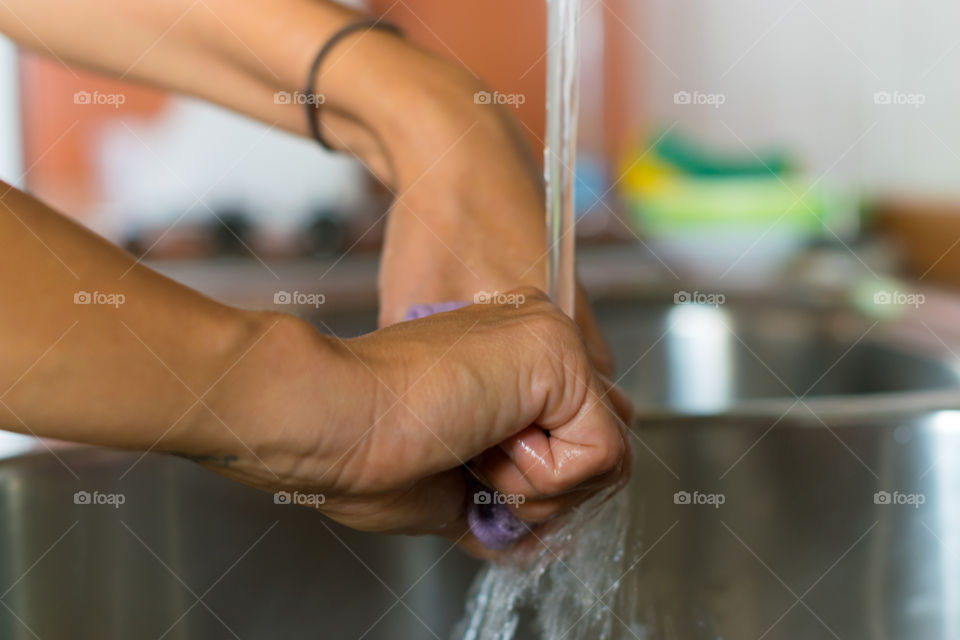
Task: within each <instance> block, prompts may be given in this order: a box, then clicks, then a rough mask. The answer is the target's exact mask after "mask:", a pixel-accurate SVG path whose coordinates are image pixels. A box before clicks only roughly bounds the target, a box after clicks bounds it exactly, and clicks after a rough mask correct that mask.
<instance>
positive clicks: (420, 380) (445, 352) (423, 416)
mask: <svg viewBox="0 0 960 640" xmlns="http://www.w3.org/2000/svg"><path fill="white" fill-rule="evenodd" d="M513 293H514V294H515V295H522V296H524V302H523V303H522V304H520V305H518V306H516V307H515V306H511V305H473V306H470V307H467V308H464V309H462V310H458V311H455V312H451V313H443V314H438V315H436V316H432V317H430V318H426V319H423V320H419V321H415V322H406V323H401V324H398V325H395V326H391V327H388V328H385V329H382V330H380V331H377V332H375V333H373V334H370V335H368V336H364V337H361V338H356V339H352V340H346V341H338V340H336V339H333V338H329V337H324V336H322V335H320V334H319V333H317V332H316V331H314V330H313V328H312V327H310V326H308V325H306V324H305V323H299V321H295V320H294V319H292V318H289V317H285V318H284V319H283V320H282V322H283V323H284V326H282V327H279V326H278V328H277V329H275V330H274V331H272V332H270V333H269V334H268V336H267V337H266V338H264V340H263V342H264V343H265V344H263V345H258V346H257V347H256V348H255V350H254V351H252V352H251V354H250V356H248V357H247V358H246V359H245V360H244V361H243V362H241V363H240V364H239V365H238V366H237V367H236V368H235V370H234V371H232V372H231V373H230V374H228V376H227V378H225V380H224V382H223V383H222V384H221V385H220V388H219V389H220V390H219V391H216V392H215V393H214V394H213V395H214V397H213V398H212V399H211V400H210V403H209V406H210V407H211V408H212V409H213V410H214V411H215V412H216V413H217V415H218V416H220V417H221V418H222V421H223V424H229V425H231V431H232V432H233V433H232V434H231V433H227V432H226V430H225V429H224V428H223V426H222V425H221V423H220V422H218V421H202V420H193V421H192V424H193V425H194V426H193V427H192V428H191V429H189V431H188V433H189V435H190V437H191V438H192V440H193V444H192V445H190V446H189V448H184V449H183V450H187V451H193V452H195V453H196V454H197V455H201V454H207V455H212V454H214V453H219V454H223V453H224V452H229V453H231V454H233V456H235V457H234V458H231V462H230V464H229V465H228V466H223V465H220V464H217V463H216V462H215V461H213V458H211V460H209V461H207V460H200V461H201V463H203V464H205V465H206V466H208V467H210V468H211V469H213V470H214V471H217V472H218V473H221V474H223V475H225V476H228V477H230V478H233V479H235V480H238V481H241V482H244V483H247V484H251V485H254V486H257V487H260V488H263V489H266V490H269V491H278V490H285V491H300V492H302V493H314V494H322V495H323V496H324V501H323V504H322V505H319V509H320V510H321V511H322V512H323V513H325V514H327V515H328V516H330V517H331V518H333V519H335V520H337V521H338V522H341V523H343V524H345V525H347V526H350V527H353V528H356V529H361V530H365V531H382V532H391V533H410V534H423V533H431V534H439V535H443V536H446V537H448V538H451V539H453V540H457V541H459V542H460V543H461V544H462V545H463V546H465V547H466V548H467V549H468V550H470V551H471V552H474V553H481V552H482V549H481V547H480V546H479V544H478V543H477V542H476V540H474V539H473V538H472V536H471V535H470V534H469V530H468V527H467V525H466V522H465V518H464V514H465V509H466V505H467V501H468V500H469V499H471V498H472V495H471V494H470V493H469V489H468V483H467V481H466V478H465V476H464V470H463V469H462V468H461V467H462V466H463V465H465V464H466V465H468V467H469V470H470V472H471V473H473V474H475V476H476V478H477V479H478V480H479V481H480V482H482V483H483V484H485V485H487V486H489V487H492V488H493V489H495V490H496V491H498V492H500V493H501V494H504V495H506V496H508V497H511V496H512V497H513V498H514V499H513V500H512V502H514V503H519V504H512V505H511V506H510V508H511V510H512V511H513V512H514V513H515V515H517V516H518V517H519V518H520V519H521V520H524V521H526V522H528V523H531V526H535V525H536V524H537V523H541V522H544V521H546V520H549V519H551V518H553V517H555V516H556V515H558V514H560V513H563V512H565V511H567V510H569V509H570V508H571V507H573V506H574V505H575V504H578V503H579V502H580V501H582V500H584V499H585V498H586V497H588V496H589V495H592V494H593V493H595V492H596V491H599V490H601V489H603V488H605V487H609V486H611V485H619V484H621V483H622V482H623V481H624V480H625V478H626V475H627V473H628V469H629V464H628V461H629V449H628V444H627V441H626V435H625V431H624V420H626V419H627V417H628V414H629V403H628V402H627V400H626V398H625V397H624V396H623V394H622V392H621V391H619V390H617V389H613V388H611V387H610V386H609V385H608V384H607V383H605V382H604V381H603V380H602V378H601V377H600V376H599V375H598V374H597V373H596V372H595V370H594V368H593V366H592V364H591V363H590V360H589V358H588V355H587V351H586V348H585V346H584V345H583V342H582V340H581V337H580V333H579V331H578V330H577V328H576V326H575V325H574V324H573V322H572V321H570V320H569V319H568V318H566V316H564V315H563V314H562V313H561V312H560V311H559V310H557V309H556V308H555V307H554V306H553V305H551V304H550V303H549V302H548V301H547V300H546V298H545V296H544V295H543V294H542V293H540V292H537V291H535V290H531V289H528V290H520V291H516V292H513ZM258 354H259V355H258ZM264 382H266V383H267V387H266V388H263V387H262V385H263V384H264ZM234 435H235V436H236V438H239V439H240V440H242V441H243V442H244V443H247V444H248V447H249V448H247V447H239V446H238V443H237V440H236V438H234ZM254 454H255V455H254ZM519 496H522V498H518V497H519Z"/></svg>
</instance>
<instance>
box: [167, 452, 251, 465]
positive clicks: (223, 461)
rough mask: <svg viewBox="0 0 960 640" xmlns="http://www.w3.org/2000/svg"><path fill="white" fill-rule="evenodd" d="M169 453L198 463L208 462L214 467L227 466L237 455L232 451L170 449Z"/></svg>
mask: <svg viewBox="0 0 960 640" xmlns="http://www.w3.org/2000/svg"><path fill="white" fill-rule="evenodd" d="M170 455H172V456H177V457H178V458H186V459H187V460H191V461H193V462H196V463H199V464H209V465H212V466H215V467H224V468H226V467H229V466H230V464H231V463H233V462H236V461H237V456H235V455H233V454H232V453H228V454H222V455H221V454H200V455H198V454H195V453H184V452H182V451H171V452H170Z"/></svg>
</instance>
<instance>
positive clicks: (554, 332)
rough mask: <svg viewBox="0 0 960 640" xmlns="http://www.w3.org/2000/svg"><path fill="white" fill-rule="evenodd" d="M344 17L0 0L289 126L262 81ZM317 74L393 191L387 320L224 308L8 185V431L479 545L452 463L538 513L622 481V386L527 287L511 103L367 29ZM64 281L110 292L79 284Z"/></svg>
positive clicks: (19, 27) (590, 335)
mask: <svg viewBox="0 0 960 640" xmlns="http://www.w3.org/2000/svg"><path fill="white" fill-rule="evenodd" d="M357 17H358V16H357V15H355V14H353V13H351V12H350V11H348V10H346V9H344V8H342V7H339V6H338V5H335V4H333V3H327V2H316V1H312V0H247V1H245V2H235V1H228V0H205V2H203V3H199V4H195V3H193V2H188V1H187V0H167V1H165V2H129V1H121V0H76V1H74V2H70V3H62V2H59V1H58V0H6V2H5V3H3V6H2V7H0V31H2V32H3V33H5V34H6V35H8V36H9V37H11V38H12V39H14V40H15V41H17V42H19V43H20V44H21V45H23V46H25V47H29V48H33V49H35V50H37V51H39V52H41V53H45V54H49V53H51V52H53V53H55V54H56V55H57V57H59V58H60V59H61V60H63V61H65V62H68V63H70V64H74V65H78V66H84V67H88V68H91V69H95V70H98V71H101V72H104V73H108V74H114V75H124V74H126V76H127V77H128V78H130V79H134V80H137V81H140V82H144V83H148V84H151V85H154V86H158V87H162V88H165V89H168V90H173V91H178V92H181V93H185V94H190V95H194V96H197V97H200V98H203V99H206V100H209V101H211V102H215V103H218V104H221V105H223V106H225V107H227V108H230V109H232V110H234V111H237V112H239V113H243V114H246V115H248V116H251V117H253V118H256V119H259V120H261V121H264V122H267V123H270V124H274V125H277V126H280V127H282V128H285V129H288V130H290V131H292V132H295V133H299V134H302V135H306V134H307V126H306V121H305V117H304V113H303V108H302V106H300V105H285V104H276V102H275V101H274V99H273V94H274V93H275V92H277V91H288V92H293V91H296V90H300V89H301V88H302V85H303V84H304V79H305V77H306V74H307V71H308V69H309V65H310V62H311V61H312V57H313V55H314V54H315V53H316V51H317V50H318V48H319V46H320V43H322V42H324V41H325V40H326V39H328V38H329V37H330V35H332V34H333V33H335V32H336V31H337V30H338V29H339V28H340V27H342V26H343V25H345V24H347V23H349V22H351V21H353V20H355V19H357ZM171 25H172V26H171ZM147 43H154V44H153V45H152V46H150V47H149V48H148V44H147ZM145 51H146V52H145ZM320 74H321V75H320V76H319V77H318V79H317V86H318V91H320V92H322V93H323V94H324V96H325V99H326V102H325V105H324V108H323V111H322V119H321V122H322V127H323V131H324V135H325V137H326V138H327V140H329V141H331V142H332V143H333V144H334V145H335V146H336V147H337V148H338V149H340V150H342V151H344V152H346V153H350V154H352V155H354V156H356V157H357V158H358V159H360V160H361V161H362V162H364V163H365V164H366V165H367V167H368V168H369V169H370V170H371V172H372V173H373V174H374V175H375V176H376V177H377V178H378V179H379V180H381V181H382V182H383V183H384V185H386V186H387V187H388V188H389V189H390V190H391V191H392V192H393V193H394V194H395V195H396V199H395V203H394V206H393V208H392V210H391V213H390V216H389V220H388V226H387V232H386V238H385V244H384V248H383V255H382V262H381V273H380V279H379V297H380V324H381V326H382V327H383V328H382V329H381V330H379V331H377V332H375V333H373V334H370V335H368V336H364V337H361V338H356V339H352V340H339V339H336V338H332V337H329V336H324V335H321V334H319V333H318V332H317V331H316V330H315V329H314V328H313V327H311V326H310V325H308V324H306V323H304V322H303V321H301V320H298V319H297V318H295V317H292V316H289V315H284V314H277V313H268V312H251V311H245V310H240V309H235V308H231V307H227V306H225V305H222V304H219V303H217V302H215V301H212V300H210V299H208V298H205V297H204V296H202V295H200V294H198V293H196V292H195V291H192V290H190V289H188V288H186V287H183V286H181V285H179V284H177V283H174V282H172V281H170V280H168V279H166V278H164V277H162V276H160V275H158V274H157V273H155V272H153V271H151V270H150V269H148V268H146V267H145V266H143V265H142V264H135V262H134V260H133V259H132V258H131V257H130V256H129V255H127V254H125V253H124V252H122V251H121V250H119V249H117V248H116V247H114V246H112V245H110V244H109V243H108V242H106V241H104V240H103V239H101V238H99V237H97V236H95V235H94V234H92V233H91V232H89V231H87V230H86V229H84V228H83V227H81V226H79V225H77V224H75V223H73V222H71V221H70V220H69V219H67V218H65V217H64V216H62V215H61V214H59V213H58V212H56V211H53V210H51V209H50V208H48V207H46V206H44V205H43V204H42V203H40V202H38V201H37V200H36V199H34V198H32V197H31V196H29V195H28V194H25V193H23V192H20V191H18V190H17V189H14V188H11V187H9V186H8V185H3V184H2V183H0V238H2V239H3V240H2V242H3V245H4V247H3V251H2V252H0V292H2V295H3V297H4V299H7V300H21V301H23V302H22V304H21V305H18V306H17V307H16V309H15V310H14V309H13V308H10V307H8V308H7V311H6V312H4V313H2V314H0V345H3V347H2V349H3V357H2V358H0V394H2V395H0V427H2V428H4V429H8V430H13V431H19V432H24V433H32V434H35V435H40V436H46V437H54V438H62V439H67V440H73V441H78V442H87V443H92V444H100V445H106V446H113V447H123V448H129V449H137V450H151V451H159V452H167V453H173V454H176V455H180V456H183V457H186V458H189V459H191V460H194V461H196V462H197V463H199V464H202V465H204V466H205V467H208V468H210V469H211V470H213V471H215V472H217V473H221V474H223V475H225V476H227V477H230V478H232V479H234V480H237V481H239V482H243V483H246V484H250V485H253V486H257V487H260V488H262V489H265V490H269V491H276V490H291V491H292V490H298V491H302V492H314V493H323V494H324V495H325V496H326V501H325V503H324V504H323V505H322V507H321V510H322V511H323V512H324V513H326V514H327V515H328V516H330V517H331V518H334V519H335V520H338V521H339V522H342V523H344V524H346V525H348V526H351V527H355V528H357V529H362V530H369V531H386V532H402V533H417V534H419V533H435V534H441V535H445V536H448V537H450V538H452V539H454V540H458V541H459V542H460V544H462V545H463V546H464V547H465V548H467V549H468V550H470V551H472V552H475V553H480V552H481V550H480V549H479V547H478V545H477V543H476V541H475V540H473V539H472V537H471V536H470V535H469V534H468V532H467V529H466V526H465V523H464V510H465V505H466V501H467V498H468V496H467V488H466V482H465V479H464V471H463V468H462V467H463V466H464V465H466V466H467V467H468V468H469V470H470V472H471V473H474V474H475V475H476V476H477V478H478V479H480V480H482V481H483V482H484V483H486V484H488V485H490V486H492V487H494V488H496V489H497V490H499V491H501V492H504V493H514V494H523V495H524V496H525V497H526V498H527V501H526V502H525V503H524V504H523V505H521V506H514V507H512V508H514V510H515V511H516V512H517V514H518V515H519V516H520V517H521V518H523V519H525V520H527V521H529V522H531V523H539V522H544V521H547V520H549V519H551V518H554V517H556V516H557V515H559V514H561V513H563V512H564V511H566V510H568V509H570V508H571V507H572V506H574V505H575V504H577V503H578V502H580V501H581V500H583V499H585V498H586V497H588V496H589V495H591V494H592V493H593V492H595V491H598V490H601V489H603V488H604V487H608V486H610V485H617V484H619V483H622V482H623V480H624V478H625V476H626V473H627V468H628V464H627V461H628V458H629V451H628V446H627V443H626V438H625V436H624V422H627V421H629V417H630V407H629V402H628V401H627V400H626V398H625V396H624V395H623V394H622V392H620V391H619V390H617V389H615V388H612V387H611V384H610V382H609V379H608V376H609V375H610V373H611V370H612V361H611V359H610V355H609V352H608V351H607V349H606V347H605V345H604V343H603V340H602V338H601V337H600V335H599V333H598V331H597V328H596V324H595V322H594V319H593V316H592V314H591V312H590V309H589V306H588V305H587V303H586V298H585V296H583V295H580V296H579V300H578V307H577V313H576V323H574V322H573V321H571V320H569V319H568V318H566V317H565V316H564V315H563V314H562V313H560V312H559V311H558V310H557V309H556V308H555V307H553V306H552V305H551V304H550V303H549V301H547V300H546V298H545V296H544V295H543V294H542V293H540V292H539V291H538V290H537V289H536V288H542V287H543V286H544V284H545V282H544V276H545V256H546V244H545V243H546V234H545V229H544V220H543V211H544V203H543V185H542V181H541V178H540V176H539V170H538V168H537V165H536V163H535V162H534V161H533V159H532V157H531V154H530V151H529V149H527V148H526V146H525V144H524V142H523V141H522V139H521V137H520V135H519V134H518V132H517V127H516V124H515V123H514V122H513V121H512V120H511V116H510V115H509V114H508V113H506V112H505V111H504V110H503V109H501V108H500V107H497V106H496V105H477V104H475V103H474V100H473V94H474V93H475V92H476V91H478V90H481V89H484V87H483V86H482V85H481V84H480V82H479V81H478V80H477V79H476V78H474V76H473V75H472V74H470V73H468V72H467V71H465V70H464V69H462V68H459V67H458V66H456V65H454V64H452V63H450V62H448V61H446V60H444V59H441V58H439V57H436V56H434V55H433V54H430V53H428V52H425V51H423V50H421V49H419V48H417V47H416V46H414V45H412V44H410V43H408V42H407V41H405V40H403V39H401V38H397V37H395V36H393V35H390V34H387V33H383V32H380V31H371V32H368V33H358V34H356V35H354V36H351V37H349V38H347V39H346V40H344V41H343V42H342V43H341V44H340V45H339V46H338V47H337V49H336V50H334V52H333V53H332V54H331V56H330V58H329V59H328V60H327V61H326V63H325V64H324V67H323V69H322V70H321V72H320ZM398 105H399V107H398ZM521 286H522V287H525V288H523V289H520V290H518V291H517V293H520V294H522V295H523V296H524V297H525V300H526V301H525V303H524V304H521V305H519V306H513V305H505V306H497V305H473V306H471V307H467V308H465V309H463V310H459V311H456V312H451V313H445V314H439V315H437V316H434V317H430V318H426V319H424V320H420V321H416V322H409V323H400V324H397V323H398V322H399V321H400V320H402V318H403V315H404V314H405V312H406V310H407V309H408V308H409V307H410V306H411V305H413V304H418V303H424V302H434V301H440V300H472V299H473V296H474V294H475V293H476V292H478V291H510V290H513V289H515V288H516V287H521ZM534 287H536V288H534ZM77 291H91V292H92V291H100V292H110V293H118V294H123V295H124V296H125V302H124V304H122V305H120V306H119V307H113V306H105V305H76V304H73V296H74V294H75V293H76V292H77ZM25 372H26V373H25ZM4 389H7V391H6V392H5V393H4V392H3V391H2V390H4ZM51 389H53V390H55V393H54V394H51ZM548 434H549V435H548Z"/></svg>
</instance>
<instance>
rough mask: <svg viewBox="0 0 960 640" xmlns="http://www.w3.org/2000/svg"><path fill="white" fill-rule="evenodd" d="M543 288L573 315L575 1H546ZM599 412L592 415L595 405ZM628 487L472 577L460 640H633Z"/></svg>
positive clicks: (637, 634)
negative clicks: (629, 613)
mask: <svg viewBox="0 0 960 640" xmlns="http://www.w3.org/2000/svg"><path fill="white" fill-rule="evenodd" d="M547 4H548V26H547V31H548V61H547V76H548V77H547V148H546V153H545V162H544V165H545V178H546V189H547V194H546V195H547V241H548V243H549V245H548V246H549V248H550V253H549V265H548V280H547V282H548V292H549V294H550V297H551V299H552V300H553V301H554V302H555V303H556V304H557V306H559V307H560V308H561V309H562V310H563V311H564V312H566V313H567V314H569V315H571V316H572V315H573V310H574V296H575V276H574V248H575V242H574V229H573V226H574V187H575V185H574V182H575V163H576V142H577V114H578V110H579V89H580V87H579V22H580V9H581V4H580V0H547ZM601 410H602V409H601ZM628 505H629V501H628V491H626V490H624V491H621V492H620V493H619V494H617V495H615V496H613V497H612V498H611V497H610V495H609V493H605V494H601V495H597V496H595V497H594V498H591V499H590V500H588V501H587V502H585V503H584V504H583V505H581V506H580V507H579V508H577V509H576V510H575V511H574V512H573V513H572V514H571V515H570V516H568V517H566V518H565V519H564V520H563V521H562V522H560V523H558V524H555V525H553V527H552V528H551V529H550V530H549V531H546V532H544V531H539V530H538V531H536V532H534V533H531V534H530V536H529V537H528V539H527V540H524V541H522V542H521V543H520V544H519V545H518V547H519V549H518V550H516V551H515V552H513V557H512V558H511V559H510V561H509V562H506V563H503V564H491V565H488V566H487V567H486V568H484V569H483V570H482V571H481V572H480V574H479V575H478V576H477V578H476V580H475V582H474V585H473V587H472V589H471V593H470V596H469V598H468V602H467V611H466V616H465V618H464V620H463V621H462V622H461V623H460V625H459V627H458V629H457V630H456V631H455V633H454V637H455V638H463V639H464V640H514V639H515V638H530V637H533V638H536V637H539V638H543V639H548V640H610V639H612V638H620V637H628V638H643V637H644V629H643V627H642V626H641V625H640V624H639V623H638V622H637V621H635V620H631V619H630V616H627V615H625V613H624V611H630V610H633V609H635V608H634V607H630V606H629V603H627V605H628V606H624V603H623V600H624V598H627V599H629V598H630V594H635V593H636V589H635V588H632V587H633V585H632V584H631V585H625V584H624V583H625V582H627V581H632V579H633V578H634V577H635V575H636V572H635V571H630V569H633V567H631V566H630V565H629V564H628V562H632V558H633V556H634V554H633V553H632V551H633V549H632V547H628V536H627V532H628V528H629V526H630V518H629V510H628Z"/></svg>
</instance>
